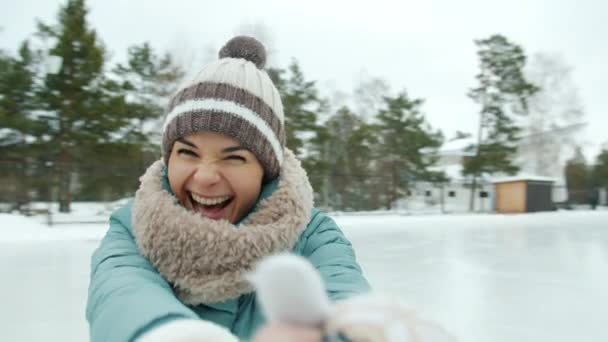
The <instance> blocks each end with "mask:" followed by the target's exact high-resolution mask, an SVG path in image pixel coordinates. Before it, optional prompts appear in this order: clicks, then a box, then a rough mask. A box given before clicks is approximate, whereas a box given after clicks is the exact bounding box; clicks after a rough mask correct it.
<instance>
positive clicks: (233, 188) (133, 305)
mask: <svg viewBox="0 0 608 342" xmlns="http://www.w3.org/2000/svg"><path fill="white" fill-rule="evenodd" d="M219 56H220V59H219V60H218V61H216V62H214V63H212V64H210V65H208V66H206V67H205V68H204V69H203V70H202V71H201V72H200V73H199V75H198V76H197V77H196V78H195V79H194V80H193V81H192V82H191V83H189V84H187V85H185V86H184V87H182V88H181V89H180V90H179V91H178V92H177V93H176V94H175V95H174V96H173V97H172V98H171V101H170V104H169V107H168V111H167V114H166V119H165V123H164V127H163V137H162V151H163V158H162V159H161V160H159V161H157V162H155V163H154V164H152V165H151V166H150V167H149V169H148V170H147V171H146V173H145V174H144V175H143V176H142V177H141V185H140V187H139V190H138V191H137V193H136V195H135V198H134V200H133V201H132V202H131V203H129V204H128V205H126V206H125V207H123V208H121V209H119V210H117V211H116V212H115V213H113V215H112V216H111V218H110V228H109V230H108V232H107V234H106V236H105V238H104V239H103V241H102V242H101V245H100V246H99V248H98V249H97V250H96V251H95V253H94V255H93V258H92V265H91V282H90V287H89V297H88V303H87V320H88V321H89V324H90V335H91V340H92V341H94V342H95V341H132V340H135V339H138V338H141V337H142V336H143V338H142V340H145V339H146V338H150V340H152V338H153V337H154V336H155V335H156V336H160V339H161V340H162V339H165V340H171V338H170V337H167V336H176V335H175V333H181V334H187V333H188V332H189V331H192V333H191V334H192V335H193V336H197V335H196V334H199V335H198V336H202V335H200V331H201V329H202V330H204V329H207V328H209V327H211V330H213V329H215V328H218V329H219V327H222V328H221V329H224V330H225V331H229V332H230V333H231V334H233V335H234V336H236V338H238V339H241V340H249V339H251V338H252V337H253V336H254V333H255V332H256V330H257V329H258V328H259V327H262V326H263V325H264V323H265V318H264V317H263V315H262V313H261V311H260V307H259V304H258V303H257V302H256V295H255V293H253V292H252V288H251V285H250V284H249V283H248V282H247V281H246V280H245V279H244V277H243V276H244V274H245V273H246V272H248V271H250V270H251V269H252V268H253V266H254V265H255V263H256V262H257V261H258V260H260V258H263V257H265V256H268V255H272V254H278V253H281V252H291V253H294V254H297V255H301V256H303V257H305V258H307V259H308V260H309V261H310V262H311V263H312V264H313V265H314V267H315V268H316V269H317V270H318V271H319V272H320V274H321V277H322V279H323V281H324V283H325V287H326V289H327V291H328V294H329V296H330V298H331V299H334V300H336V299H342V298H346V297H349V296H351V295H353V294H356V293H361V292H365V291H367V290H368V283H367V281H366V280H365V278H364V277H363V275H362V272H361V269H360V267H359V265H358V264H357V261H356V259H355V254H354V252H353V249H352V247H351V244H350V242H349V241H348V240H347V239H346V238H345V237H344V235H343V234H342V232H341V231H340V229H339V228H338V227H337V226H336V224H335V223H334V221H332V220H331V219H330V218H329V217H328V216H326V215H325V214H324V213H322V212H320V211H319V210H317V209H314V208H313V193H312V189H311V186H310V183H309V181H308V179H307V176H306V173H305V171H304V170H303V169H302V167H301V166H300V162H299V161H298V160H297V159H296V157H295V156H294V154H293V153H292V152H291V151H290V150H289V149H287V148H286V147H285V126H284V116H283V106H282V103H281V98H280V96H279V93H278V91H277V89H276V88H275V86H274V85H273V83H272V81H271V80H270V78H269V77H268V75H267V73H266V72H265V71H264V70H263V67H264V63H265V59H266V57H265V56H266V55H265V50H264V47H263V46H262V45H261V44H260V43H259V42H258V41H256V40H255V39H253V38H248V37H236V38H233V39H232V40H230V41H229V42H228V43H227V44H226V45H225V46H224V47H223V48H222V50H221V51H220V53H219ZM199 328H200V329H199ZM190 329H191V330H190ZM197 329H198V330H197ZM221 329H220V330H221ZM216 330H217V329H216ZM301 330H303V331H301ZM207 331H209V329H207ZM262 331H263V333H262V334H261V335H263V336H262V337H259V338H258V339H259V340H264V339H266V340H271V339H272V338H273V336H274V338H277V339H278V340H297V339H298V338H301V339H304V340H308V339H311V340H314V339H318V338H319V336H320V334H319V333H318V332H314V331H313V332H311V331H310V330H307V329H299V328H298V329H296V328H294V329H292V328H290V327H284V326H279V327H265V329H262ZM285 334H287V335H285ZM290 334H291V335H290ZM292 335H293V336H299V337H298V338H296V337H294V338H290V337H285V336H292ZM163 336H164V337H163ZM210 336H211V335H210ZM277 336H278V337H277Z"/></svg>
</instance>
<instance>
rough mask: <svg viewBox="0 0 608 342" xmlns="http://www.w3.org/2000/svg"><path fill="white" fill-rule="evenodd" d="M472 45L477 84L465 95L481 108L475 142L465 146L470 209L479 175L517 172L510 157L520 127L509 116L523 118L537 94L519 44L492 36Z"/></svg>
mask: <svg viewBox="0 0 608 342" xmlns="http://www.w3.org/2000/svg"><path fill="white" fill-rule="evenodd" d="M475 44H476V45H477V47H478V51H477V55H478V57H479V67H480V71H479V74H477V76H476V78H477V80H478V82H479V84H478V86H477V87H475V88H473V89H471V90H470V91H469V94H468V95H469V97H470V98H471V99H473V101H475V102H476V103H478V104H479V105H480V106H481V110H480V112H479V114H480V115H479V116H480V119H479V128H478V135H477V136H478V143H477V145H475V146H470V147H469V149H470V150H472V151H474V152H475V156H474V157H472V158H470V159H468V160H467V162H466V163H465V165H464V169H463V174H464V175H470V176H472V184H471V200H470V203H469V209H470V210H473V208H474V201H475V191H476V187H477V180H478V178H479V177H480V176H481V175H483V174H494V173H498V172H504V173H507V174H514V173H516V172H517V171H518V170H519V168H518V167H517V166H516V165H514V164H513V156H514V154H515V153H516V152H517V141H518V140H519V132H520V128H519V127H518V126H517V124H516V122H515V120H514V118H513V115H514V114H517V115H525V114H526V113H527V112H528V99H529V98H530V97H531V96H532V95H533V94H534V93H535V92H536V91H538V88H537V87H536V86H535V85H534V84H532V83H530V82H528V81H527V80H526V78H525V76H524V72H523V68H524V66H525V63H526V55H525V54H524V51H523V49H522V48H521V47H520V46H519V45H516V44H514V43H512V42H510V41H508V40H507V38H505V37H504V36H502V35H492V36H490V37H489V38H487V39H482V40H477V41H475Z"/></svg>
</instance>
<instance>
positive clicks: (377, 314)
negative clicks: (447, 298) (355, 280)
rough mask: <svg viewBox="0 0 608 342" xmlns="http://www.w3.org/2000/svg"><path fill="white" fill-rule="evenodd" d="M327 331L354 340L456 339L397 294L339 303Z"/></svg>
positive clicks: (438, 341) (441, 341) (447, 341)
mask: <svg viewBox="0 0 608 342" xmlns="http://www.w3.org/2000/svg"><path fill="white" fill-rule="evenodd" d="M325 329H326V334H327V335H329V336H334V335H337V334H338V333H340V334H342V335H343V336H344V337H346V338H347V339H348V341H351V342H372V341H373V342H453V341H456V339H455V338H454V337H452V336H451V335H449V334H448V333H447V332H446V331H445V330H444V329H442V328H441V327H440V326H439V325H437V324H435V323H433V322H430V321H426V320H423V319H421V318H420V317H418V316H417V315H416V313H415V312H414V311H413V310H410V309H408V308H407V307H406V306H405V305H403V304H401V303H400V302H399V300H397V299H396V298H389V297H382V296H378V295H373V294H366V295H359V296H356V297H352V298H349V299H347V300H344V301H341V302H338V303H336V306H335V307H334V310H333V312H332V314H331V316H330V317H329V319H328V320H327V321H326V325H325Z"/></svg>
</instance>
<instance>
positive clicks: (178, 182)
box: [167, 160, 188, 199]
mask: <svg viewBox="0 0 608 342" xmlns="http://www.w3.org/2000/svg"><path fill="white" fill-rule="evenodd" d="M167 173H168V175H167V176H168V178H169V186H170V187H171V191H173V193H174V194H175V195H177V197H178V198H180V199H181V197H182V196H183V189H184V182H185V180H186V178H187V173H188V172H187V170H185V169H184V167H183V165H180V164H179V163H177V162H171V160H169V166H168V167H167Z"/></svg>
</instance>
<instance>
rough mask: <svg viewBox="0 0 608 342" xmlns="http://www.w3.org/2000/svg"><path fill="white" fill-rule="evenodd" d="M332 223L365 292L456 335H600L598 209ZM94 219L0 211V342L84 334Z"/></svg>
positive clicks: (606, 239) (601, 228)
mask: <svg viewBox="0 0 608 342" xmlns="http://www.w3.org/2000/svg"><path fill="white" fill-rule="evenodd" d="M336 221H337V222H338V224H339V225H340V226H341V227H343V229H344V231H345V233H346V235H347V236H348V237H349V238H350V239H351V241H352V242H353V245H354V246H355V249H356V252H357V257H358V259H359V261H360V263H361V265H362V267H363V269H364V271H365V273H366V275H367V277H368V278H369V280H370V281H371V283H372V285H373V286H374V288H375V289H376V290H378V291H383V292H388V293H391V294H396V295H398V296H399V297H400V298H401V299H402V300H403V301H404V302H406V303H409V304H410V305H412V306H413V307H415V308H416V309H417V310H418V311H419V312H420V314H422V315H423V316H424V317H426V318H430V319H434V320H436V321H439V322H440V323H441V324H442V325H443V326H445V327H446V328H447V329H448V330H449V331H451V332H452V333H454V334H455V335H456V336H457V337H458V338H459V340H460V341H479V342H487V341H492V342H502V341H504V342H507V341H509V342H511V341H518V342H520V341H534V342H538V341H552V342H560V341H563V342H566V341H568V342H572V341H586V342H589V341H598V342H604V341H608V329H606V322H607V317H608V211H597V212H591V211H582V212H552V213H539V214H526V215H512V216H509V215H444V216H441V215H428V216H398V215H382V216H378V215H359V216H353V215H349V216H346V215H345V216H337V217H336ZM105 229H107V226H106V225H105V224H70V225H56V226H53V227H52V228H49V227H47V226H45V225H42V224H39V223H38V222H37V221H35V220H33V219H29V218H23V217H19V216H15V215H0V275H1V279H0V280H1V282H0V302H1V303H2V306H0V327H1V328H2V329H1V330H0V340H2V341H86V340H87V339H88V330H87V329H88V328H87V325H86V321H85V318H84V309H85V303H86V291H87V286H88V280H89V278H88V277H89V261H90V260H89V258H90V255H91V253H92V251H93V250H94V249H95V247H96V246H97V244H98V243H99V238H100V237H101V236H102V235H103V232H104V231H105Z"/></svg>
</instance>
